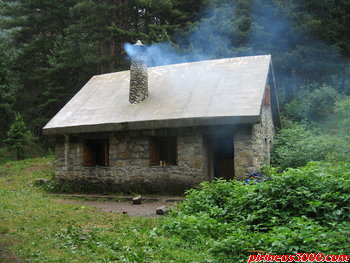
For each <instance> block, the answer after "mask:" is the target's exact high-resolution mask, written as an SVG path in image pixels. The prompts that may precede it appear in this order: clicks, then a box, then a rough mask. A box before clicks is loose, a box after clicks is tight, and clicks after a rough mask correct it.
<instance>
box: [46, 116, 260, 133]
mask: <svg viewBox="0 0 350 263" xmlns="http://www.w3.org/2000/svg"><path fill="white" fill-rule="evenodd" d="M258 122H260V116H259V115H256V116H224V117H203V118H186V119H168V120H149V121H138V122H125V123H102V124H93V125H79V126H67V127H53V128H44V129H43V134H45V135H62V134H73V133H93V132H113V131H125V130H150V129H164V128H180V127H193V126H213V125H238V124H255V123H258Z"/></svg>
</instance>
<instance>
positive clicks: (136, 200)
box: [132, 195, 142, 205]
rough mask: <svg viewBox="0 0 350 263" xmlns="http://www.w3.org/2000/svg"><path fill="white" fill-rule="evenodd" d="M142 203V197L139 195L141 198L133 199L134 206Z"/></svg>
mask: <svg viewBox="0 0 350 263" xmlns="http://www.w3.org/2000/svg"><path fill="white" fill-rule="evenodd" d="M141 201H142V196H141V195H139V196H136V197H134V198H133V199H132V204H133V205H140V204H141Z"/></svg>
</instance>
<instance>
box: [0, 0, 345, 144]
mask: <svg viewBox="0 0 350 263" xmlns="http://www.w3.org/2000/svg"><path fill="white" fill-rule="evenodd" d="M349 11H350V3H349V2H348V1H346V0H340V1H331V0H317V1H316V0H309V1H299V0H283V1H282V0H264V1H258V0H198V1H194V0H186V1H185V0H161V1H156V0H101V1H97V0H69V1H63V0H59V1H50V0H40V1H39V0H23V1H16V0H1V1H0V18H1V19H0V46H1V48H0V52H1V54H0V122H1V123H0V144H2V145H4V139H6V137H7V134H8V132H9V129H10V125H11V124H13V123H14V122H16V118H17V120H19V119H21V120H22V117H23V122H24V123H25V124H26V125H27V126H28V130H29V131H30V133H31V134H32V135H33V137H32V138H34V141H35V142H36V145H39V142H40V145H41V146H40V147H43V148H47V147H50V146H52V145H50V142H49V139H48V138H45V137H43V136H42V127H43V126H44V125H45V124H46V123H47V122H48V120H50V118H52V117H53V116H54V115H55V114H56V113H57V112H58V111H59V110H60V109H61V107H62V106H63V105H64V104H65V103H67V101H68V100H69V99H70V98H71V97H72V96H73V95H74V94H75V93H76V92H77V91H78V90H79V89H80V88H81V87H82V86H83V85H84V84H85V83H86V82H87V81H88V80H89V79H90V78H91V77H92V76H93V75H96V74H102V73H107V72H114V71H120V70H125V69H128V68H129V63H130V62H129V60H128V56H127V55H126V52H125V50H124V45H125V43H134V42H135V41H136V40H137V39H141V40H142V41H143V42H144V43H145V44H147V45H151V46H154V50H156V53H155V54H154V57H153V59H152V58H151V59H150V61H151V62H152V63H151V65H160V64H168V63H178V62H182V61H196V60H202V59H212V58H225V57H235V56H245V55H259V54H272V60H273V68H274V72H275V78H276V82H277V88H278V98H279V102H280V107H281V111H282V114H283V116H284V120H285V123H284V124H285V125H284V127H286V128H288V127H290V128H291V129H294V130H295V129H301V130H304V131H305V134H304V135H305V136H308V134H307V132H306V130H310V129H311V128H312V129H316V130H312V132H311V133H312V134H314V135H315V134H317V135H321V134H322V135H325V133H326V135H327V136H328V135H330V136H333V135H334V133H336V132H337V131H339V129H340V127H338V126H342V127H344V125H346V123H344V120H343V121H342V120H339V121H336V123H334V122H335V119H338V118H340V119H341V114H340V113H338V114H337V110H338V112H342V113H343V115H342V116H344V114H345V115H346V111H347V110H348V108H349V101H346V96H348V95H350V66H349V56H350V32H349V31H350V17H349V15H348V14H349ZM157 58H161V59H157ZM344 111H345V112H344ZM16 116H17V117H16ZM332 120H333V121H332ZM290 122H292V123H290ZM294 122H297V123H301V126H298V127H296V126H295V125H294ZM293 125H294V126H293ZM330 126H331V127H335V126H337V127H338V128H339V129H329V127H330ZM317 131H318V132H317ZM287 133H288V134H287V135H288V136H292V135H291V133H292V132H291V131H287ZM330 133H331V134H330ZM333 137H334V136H333ZM333 137H332V138H333ZM337 138H338V137H337V136H336V137H334V143H335V141H336V139H337ZM313 139H315V138H313ZM316 139H317V138H316ZM324 147H326V146H324Z"/></svg>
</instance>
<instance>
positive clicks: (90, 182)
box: [56, 129, 207, 193]
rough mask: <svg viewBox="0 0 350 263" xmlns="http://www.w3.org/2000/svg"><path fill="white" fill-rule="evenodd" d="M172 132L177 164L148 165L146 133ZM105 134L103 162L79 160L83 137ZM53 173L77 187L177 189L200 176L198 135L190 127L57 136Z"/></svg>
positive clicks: (201, 155) (202, 176) (202, 158)
mask: <svg viewBox="0 0 350 263" xmlns="http://www.w3.org/2000/svg"><path fill="white" fill-rule="evenodd" d="M175 135H176V136H177V154H178V158H177V165H169V166H149V148H148V147H149V138H150V136H175ZM89 138H94V139H96V138H109V145H110V146H109V166H99V167H88V166H83V142H84V139H89ZM56 157H57V161H56V178H57V179H58V180H59V181H61V182H62V183H68V184H69V185H70V186H71V187H72V188H74V189H75V190H78V191H98V192H111V191H112V192H137V193H144V192H147V193H182V192H183V191H184V190H185V189H188V188H191V187H194V186H195V185H197V184H198V183H200V182H201V181H203V180H207V178H206V174H207V172H206V162H205V160H206V157H205V153H204V151H203V136H202V135H201V133H200V132H199V131H196V129H177V130H172V129H169V130H154V131H142V132H140V131H129V132H118V133H110V134H90V135H88V134H85V135H70V136H65V137H60V138H58V139H57V144H56Z"/></svg>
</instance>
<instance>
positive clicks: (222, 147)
mask: <svg viewBox="0 0 350 263" xmlns="http://www.w3.org/2000/svg"><path fill="white" fill-rule="evenodd" d="M208 139H209V140H208V168H209V169H208V172H209V178H210V179H213V178H224V179H226V180H230V179H233V178H234V145H233V136H210V137H209V138H208Z"/></svg>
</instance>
